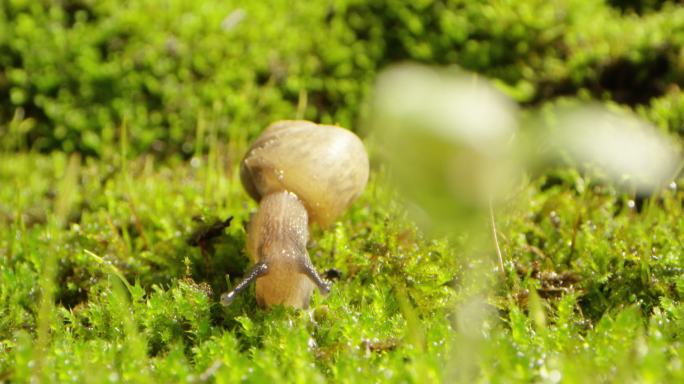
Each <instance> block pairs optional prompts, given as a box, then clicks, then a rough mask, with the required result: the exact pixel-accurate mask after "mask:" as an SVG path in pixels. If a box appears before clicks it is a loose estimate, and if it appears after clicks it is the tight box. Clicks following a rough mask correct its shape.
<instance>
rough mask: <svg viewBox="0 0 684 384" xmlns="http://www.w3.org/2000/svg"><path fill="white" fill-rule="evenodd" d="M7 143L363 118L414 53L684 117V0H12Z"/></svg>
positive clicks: (516, 90)
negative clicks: (381, 85)
mask: <svg viewBox="0 0 684 384" xmlns="http://www.w3.org/2000/svg"><path fill="white" fill-rule="evenodd" d="M0 28H1V30H0V68H1V70H0V134H1V135H0V137H1V139H0V143H2V147H3V148H5V149H8V150H18V149H34V150H38V151H41V152H47V151H54V150H59V151H66V152H75V151H76V152H80V153H83V154H85V155H88V156H104V155H108V151H109V152H111V148H112V146H113V144H114V143H116V142H117V140H118V136H119V135H120V129H119V127H120V126H121V125H122V124H126V126H127V127H128V129H129V131H130V143H131V150H132V151H134V152H135V153H142V152H152V153H157V154H160V155H163V156H165V155H169V154H173V155H180V156H184V157H189V156H190V155H191V154H192V153H193V152H194V150H195V145H196V143H197V137H198V134H202V132H199V133H198V130H200V129H201V128H200V127H201V126H202V125H203V124H204V127H205V128H206V127H207V126H208V125H212V126H215V127H216V129H217V132H218V135H219V136H220V137H223V138H228V137H247V138H251V137H254V136H255V135H256V134H257V133H258V132H259V131H260V130H261V129H262V127H264V126H266V125H267V124H268V123H270V122H271V121H273V120H276V119H280V118H283V117H299V118H305V119H310V120H314V121H319V122H323V123H336V124H340V125H342V126H345V127H351V128H352V129H356V130H358V127H359V125H360V124H358V123H359V118H360V117H361V116H363V114H364V108H365V107H364V100H366V99H367V96H368V95H369V92H370V91H371V89H372V86H373V83H374V80H375V76H376V74H377V73H378V72H379V71H380V70H382V69H383V68H385V67H386V66H388V65H389V64H392V63H396V62H402V61H414V62H419V63H427V64H435V65H458V66H460V67H461V68H463V69H465V70H468V71H473V72H477V73H479V74H481V75H482V76H486V77H489V78H491V79H492V80H493V81H494V83H495V85H496V86H497V87H498V88H499V89H500V90H502V91H503V92H504V93H505V94H506V95H508V96H509V97H511V98H512V99H513V100H514V101H516V102H518V103H520V104H521V105H522V106H523V107H524V108H525V109H535V108H543V107H544V106H545V105H547V104H550V103H551V104H553V103H556V102H557V100H559V99H563V98H568V97H571V98H579V99H585V100H586V99H598V100H602V101H605V102H609V103H617V104H619V105H624V106H627V107H628V108H630V109H632V110H634V111H635V112H636V113H637V114H639V115H640V116H642V117H644V118H646V119H647V120H649V121H651V122H652V123H653V124H655V125H657V126H658V127H659V128H661V129H663V130H665V131H668V132H672V133H678V134H679V133H681V132H682V129H683V128H682V126H683V125H684V112H683V111H684V101H683V100H684V99H683V98H682V96H681V90H680V86H679V85H680V84H682V82H683V81H684V78H683V77H684V49H683V46H684V35H683V34H682V28H684V9H682V8H681V7H680V6H679V5H677V3H676V2H669V1H658V0H648V1H637V0H624V1H618V0H612V1H584V0H553V1H541V0H527V1H513V2H508V1H491V2H471V1H458V0H453V1H452V0H450V1H430V0H421V1H415V2H406V1H396V0H385V1H383V0H373V1H360V0H339V1H338V0H331V1H315V2H307V3H300V2H297V3H290V2H286V1H267V2H254V1H226V2H222V1H206V0H200V1H193V2H187V1H175V0H151V1H123V2H121V1H109V0H103V1H94V0H92V1H90V0H62V1H28V0H5V1H3V2H2V5H1V6H0Z"/></svg>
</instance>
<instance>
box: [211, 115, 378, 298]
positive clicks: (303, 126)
mask: <svg viewBox="0 0 684 384" xmlns="http://www.w3.org/2000/svg"><path fill="white" fill-rule="evenodd" d="M368 172H369V168H368V155H367V154H366V150H365V147H364V146H363V143H362V142H361V140H360V139H359V138H358V137H357V136H356V135H355V134H354V133H352V132H351V131H349V130H346V129H344V128H340V127H335V126H330V125H319V124H315V123H312V122H309V121H300V120H296V121H292V120H285V121H278V122H275V123H273V124H271V125H270V126H269V127H268V128H266V130H265V131H264V132H263V133H262V134H261V136H259V137H258V138H257V139H256V141H255V142H254V143H253V144H252V146H251V147H250V148H249V150H248V151H247V153H246V154H245V157H244V158H243V159H242V162H241V164H240V179H241V181H242V185H243V186H244V188H245V190H246V191H247V193H248V194H249V195H250V196H251V197H252V198H253V199H254V200H256V201H257V202H259V209H258V210H257V212H256V213H255V214H254V216H253V217H252V218H251V220H250V222H249V224H248V225H247V253H248V254H249V256H250V259H251V261H252V262H253V263H254V266H253V267H252V268H251V269H250V270H249V272H248V273H247V275H246V276H245V277H244V279H243V280H242V281H240V282H239V283H238V284H237V285H236V286H235V287H234V288H233V290H232V291H230V292H227V293H224V294H223V295H221V303H222V304H223V305H229V304H230V303H231V302H232V301H233V300H234V298H235V296H236V295H237V294H238V293H239V292H240V291H242V290H244V289H245V288H247V287H248V286H249V285H250V284H251V283H252V282H255V283H256V299H257V303H258V304H259V306H261V307H266V308H268V307H271V306H273V305H278V304H283V305H287V306H291V307H295V308H307V307H308V306H309V301H310V298H311V295H312V293H313V290H314V288H316V287H317V288H318V289H319V291H320V292H321V293H322V294H324V295H325V294H327V293H328V292H329V290H330V287H329V285H328V283H326V282H325V281H324V280H323V279H322V278H321V276H320V275H319V274H318V272H317V271H316V268H315V267H314V266H313V264H312V263H311V259H310V258H309V253H308V251H307V249H306V245H307V242H308V240H309V226H310V225H312V224H314V223H316V224H318V225H319V226H320V227H321V228H326V227H327V226H329V225H330V224H331V223H333V222H334V221H335V220H336V219H337V218H338V217H339V216H340V215H341V214H342V213H343V212H344V211H345V210H346V209H347V208H348V207H349V206H350V205H351V204H352V203H353V202H354V200H355V199H356V198H357V197H358V196H359V195H360V194H361V192H362V191H363V189H364V188H365V186H366V182H367V181H368Z"/></svg>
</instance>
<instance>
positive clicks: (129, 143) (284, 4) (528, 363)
mask: <svg viewBox="0 0 684 384" xmlns="http://www.w3.org/2000/svg"><path fill="white" fill-rule="evenodd" d="M160 10H163V11H160ZM683 26H684V8H683V7H682V6H681V5H680V4H679V3H676V2H672V1H660V0H646V1H632V0H629V1H626V0H625V1H618V0H612V1H605V2H601V1H588V0H553V1H547V0H517V1H491V2H480V1H464V0H448V1H442V0H425V1H419V2H412V1H397V0H378V1H366V0H334V1H325V2H315V1H312V2H291V1H277V0H274V1H268V2H260V1H244V0H236V1H229V2H225V1H213V0H204V1H200V0H197V1H192V2H188V1H181V0H148V1H129V2H120V1H116V0H101V1H81V0H74V1H60V2H45V1H44V2H38V1H21V0H17V1H8V2H3V3H0V149H1V150H2V152H0V311H1V312H0V381H12V382H28V381H31V380H32V379H34V381H36V380H37V381H42V382H93V383H102V382H154V383H158V382H162V383H164V382H205V381H206V382H212V381H213V382H229V383H232V382H237V381H242V380H244V381H248V382H259V383H261V382H269V381H270V382H274V383H279V382H307V383H308V382H325V381H331V382H381V381H382V382H385V381H386V382H421V383H422V382H437V381H444V382H454V381H456V380H461V381H463V382H473V381H480V382H530V381H531V382H559V381H563V382H578V383H585V382H684V365H683V362H682V359H683V358H684V345H682V336H683V333H684V331H683V330H684V305H683V304H682V303H681V301H682V298H683V297H684V274H683V273H682V272H683V271H684V244H683V243H684V215H683V214H682V210H683V209H684V208H683V204H684V190H682V187H681V186H682V185H683V184H682V183H683V182H684V179H680V180H675V183H674V184H673V186H672V187H671V188H664V189H662V190H659V191H657V193H656V194H655V195H654V196H653V197H651V198H648V199H645V198H642V197H639V196H635V195H633V194H630V193H626V192H624V191H623V192H617V191H616V190H615V189H613V187H611V186H609V185H606V184H602V183H600V182H597V181H595V180H592V179H591V178H589V177H587V176H586V175H581V174H579V173H577V172H576V171H573V170H571V169H567V168H559V169H556V170H554V171H552V172H550V173H548V174H545V175H542V176H537V177H535V178H533V179H532V180H530V181H529V182H526V183H523V184H521V185H520V186H519V188H518V189H517V190H516V192H515V193H512V194H511V196H510V197H509V199H508V200H507V201H506V202H505V204H502V206H500V207H497V210H496V223H497V225H498V229H499V231H498V235H499V240H500V244H501V249H502V251H503V256H504V259H505V269H506V273H505V278H504V277H501V275H499V274H498V273H497V272H496V267H497V263H496V256H495V253H494V249H493V246H492V240H491V236H490V232H489V231H490V228H489V227H488V224H487V223H486V222H483V223H481V224H472V225H471V226H470V237H480V238H483V239H487V240H486V241H485V242H484V243H480V245H482V244H484V245H485V246H483V248H480V249H475V250H473V247H472V244H473V243H472V242H471V241H469V239H468V236H466V234H460V233H459V234H456V235H455V236H452V238H450V239H442V238H438V239H432V238H429V237H427V236H426V235H424V234H423V233H422V232H421V231H420V230H419V229H417V228H416V226H415V224H414V223H413V222H412V221H411V220H410V219H409V218H407V217H406V214H405V213H404V209H403V208H402V205H401V204H399V202H398V200H397V199H396V197H395V195H394V193H393V191H392V190H391V188H390V187H388V186H387V185H386V184H385V182H384V181H385V178H386V174H385V171H384V170H383V168H382V166H381V165H378V164H379V163H378V162H374V163H373V166H374V169H373V170H372V173H371V181H370V183H369V186H368V188H367V190H366V191H365V193H364V194H363V195H362V196H361V198H360V199H359V200H358V201H357V202H356V203H355V204H354V206H353V207H352V208H351V209H350V211H349V212H348V213H347V214H346V215H345V216H344V217H343V218H341V219H340V221H339V222H338V223H336V224H335V225H333V226H332V227H331V228H328V229H327V230H325V231H323V230H320V229H316V230H314V232H313V234H312V239H313V241H312V243H311V244H310V248H309V251H310V253H311V255H312V259H313V262H314V264H315V265H316V267H317V268H318V270H319V271H322V272H324V271H327V270H329V269H336V270H338V271H339V272H340V273H339V278H338V279H336V280H335V283H334V286H333V289H332V292H331V294H330V295H329V296H328V297H326V298H322V297H320V296H318V295H316V296H315V297H314V301H313V303H312V308H311V309H310V310H306V311H294V310H290V309H285V308H277V309H275V310H272V311H263V310H260V309H258V308H257V306H256V302H255V299H254V295H253V291H248V292H244V293H243V294H242V295H240V296H239V297H238V298H237V299H236V301H235V302H234V303H233V305H231V306H230V307H228V308H224V307H222V306H220V305H219V304H218V296H219V295H220V293H222V292H224V291H226V290H227V289H229V287H230V286H231V285H232V284H235V282H236V281H237V279H239V277H240V276H241V275H242V274H243V273H244V271H245V269H246V268H247V263H248V261H247V257H246V255H245V253H244V241H245V232H244V228H243V225H244V223H245V221H246V220H247V218H248V217H249V214H250V211H252V210H253V209H254V208H255V204H254V202H252V201H251V200H250V199H249V198H248V196H247V195H246V194H245V193H244V192H243V190H242V187H241V186H240V183H239V178H238V176H237V168H236V166H237V162H238V161H239V159H240V156H241V155H242V154H243V153H244V150H245V149H246V146H247V145H248V142H249V140H250V139H251V138H253V137H255V136H256V135H257V134H258V132H259V131H260V130H261V129H263V128H264V127H265V126H266V125H267V124H268V123H270V122H272V121H274V120H279V119H283V118H294V117H298V118H306V119H310V120H314V121H318V122H324V123H336V124H341V125H343V126H347V127H352V128H354V129H356V130H357V131H358V130H359V124H357V122H358V121H359V120H362V119H361V118H362V116H363V114H364V113H365V112H367V110H366V109H367V105H366V104H365V100H367V97H368V95H369V92H370V90H371V89H372V87H373V81H374V79H375V78H376V75H377V73H378V72H379V71H381V70H382V69H383V68H385V67H386V66H388V65H390V64H392V63H395V62H401V61H418V62H421V63H426V64H437V65H458V66H460V67H462V68H464V69H467V70H470V71H474V72H477V73H480V74H482V75H483V76H486V77H488V78H491V79H493V81H495V82H496V84H497V86H498V87H500V88H501V89H502V90H504V91H505V92H506V93H507V94H508V95H509V96H510V97H512V98H513V99H514V100H515V101H516V102H518V103H521V104H522V105H523V107H524V108H525V110H530V109H534V108H536V107H542V108H544V106H545V105H549V104H553V103H557V102H558V99H559V98H563V97H568V98H571V99H573V100H576V99H579V100H585V101H586V100H599V101H600V102H607V103H609V104H613V105H615V103H619V104H620V105H621V107H623V108H628V109H632V110H634V111H635V112H636V113H638V114H639V115H640V116H642V117H644V118H646V119H648V120H649V121H651V122H652V123H654V124H656V125H657V126H658V127H659V128H660V129H662V130H663V131H667V132H669V134H671V135H672V136H675V137H677V140H679V141H680V143H681V134H682V132H684V131H683V130H682V127H683V126H684V124H683V122H684V98H683V97H682V92H681V87H682V86H683V85H684V80H683V79H684V77H683V76H682V74H683V73H684V69H683V68H684V33H682V31H683V30H684V27H683ZM677 135H679V136H677ZM369 150H370V151H371V153H373V152H375V151H380V149H378V148H374V147H372V146H370V147H369ZM67 153H68V154H67ZM231 216H232V217H233V220H232V222H231V223H230V226H229V227H227V228H226V229H225V230H222V231H219V232H220V233H219V234H218V236H215V237H213V238H211V239H206V241H196V240H197V237H196V236H197V233H198V232H197V231H198V230H201V228H204V227H205V226H206V225H211V224H213V223H215V222H217V221H219V220H221V221H224V220H226V219H227V218H228V217H231ZM485 250H486V251H485ZM482 271H486V272H487V273H484V274H483V273H482ZM226 275H229V276H230V278H229V279H226ZM332 275H334V274H332ZM481 276H482V277H481Z"/></svg>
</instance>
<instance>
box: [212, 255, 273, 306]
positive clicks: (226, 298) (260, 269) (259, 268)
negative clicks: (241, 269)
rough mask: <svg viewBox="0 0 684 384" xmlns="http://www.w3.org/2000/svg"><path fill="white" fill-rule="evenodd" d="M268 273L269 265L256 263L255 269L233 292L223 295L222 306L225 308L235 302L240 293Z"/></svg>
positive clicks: (253, 268)
mask: <svg viewBox="0 0 684 384" xmlns="http://www.w3.org/2000/svg"><path fill="white" fill-rule="evenodd" d="M266 273H268V265H267V264H266V263H256V264H255V265H254V267H252V269H251V270H250V271H249V273H248V274H247V276H245V278H244V279H242V281H240V282H239V283H238V284H237V285H236V286H235V288H233V290H232V291H230V292H226V293H224V294H223V295H221V304H223V305H224V306H228V305H230V304H231V303H232V302H233V300H235V296H237V294H238V293H240V292H242V291H243V290H244V289H245V288H247V287H249V285H250V284H252V283H253V282H254V281H255V280H256V279H257V278H259V277H261V276H263V275H265V274H266Z"/></svg>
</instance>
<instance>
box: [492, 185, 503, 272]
mask: <svg viewBox="0 0 684 384" xmlns="http://www.w3.org/2000/svg"><path fill="white" fill-rule="evenodd" d="M489 221H490V223H491V225H492V237H494V246H495V248H496V255H497V256H498V257H499V271H500V272H501V276H503V278H504V279H505V278H506V270H505V269H504V263H503V255H502V253H501V247H500V246H499V237H498V235H497V234H496V222H495V221H494V204H493V203H492V199H491V198H490V199H489Z"/></svg>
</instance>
